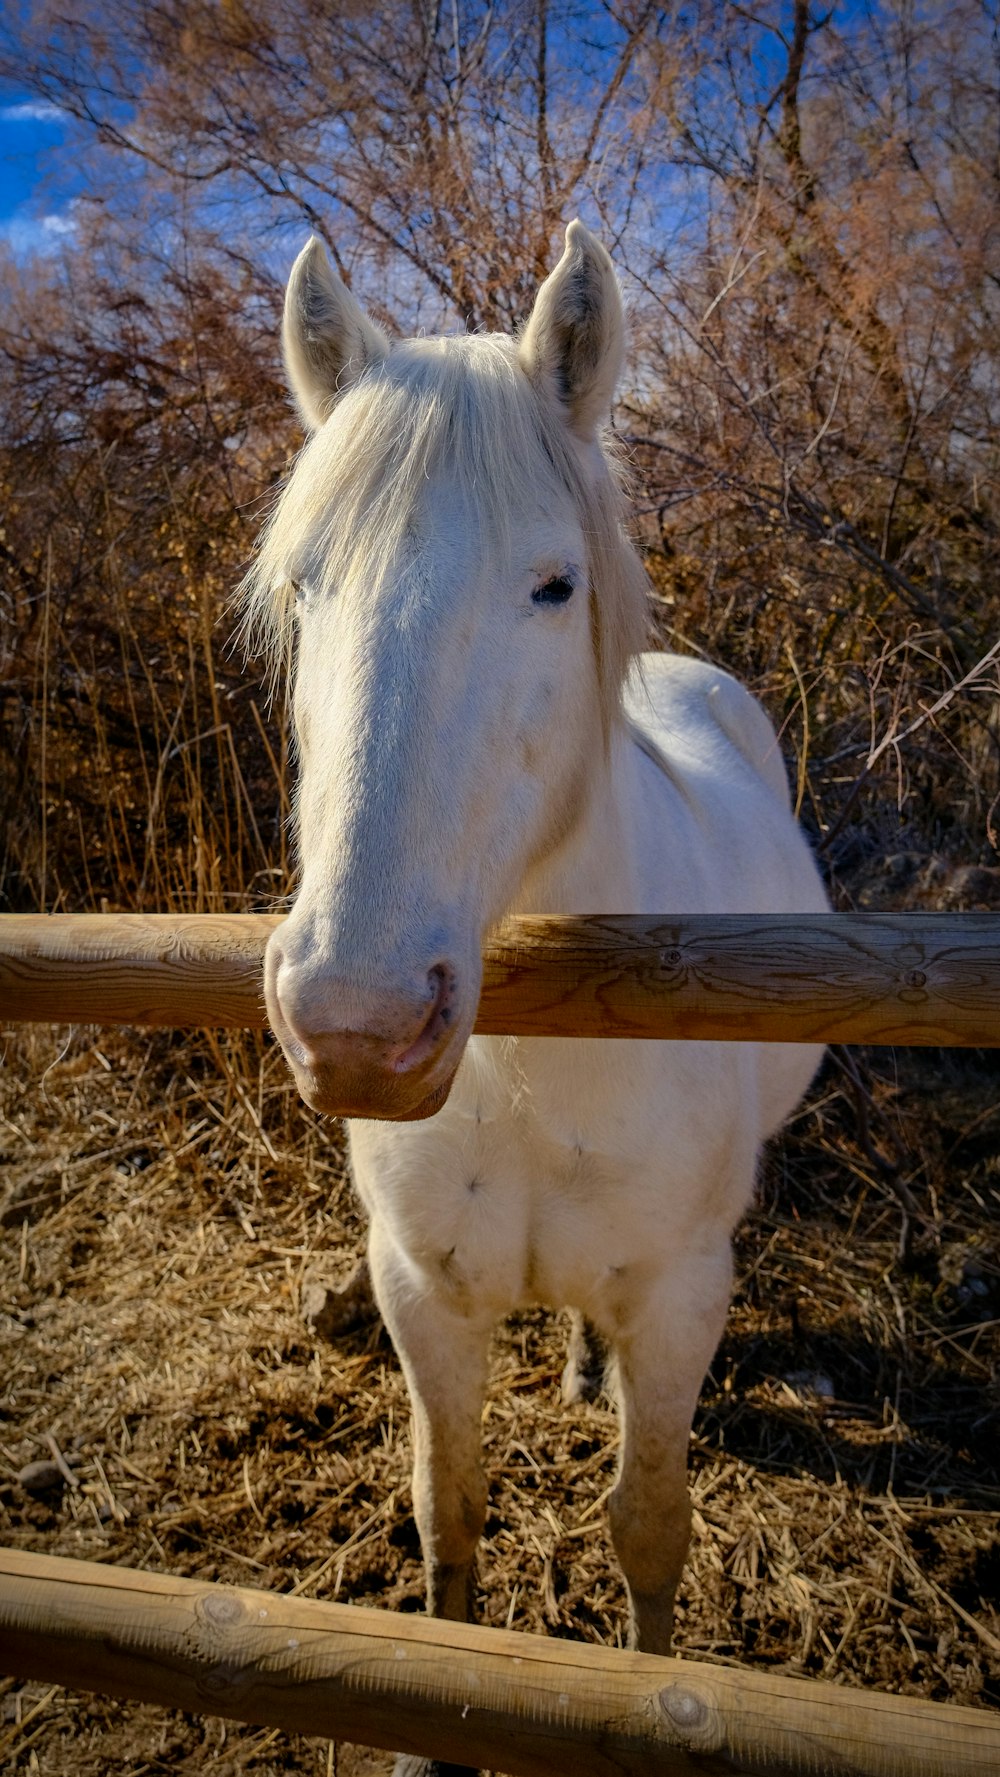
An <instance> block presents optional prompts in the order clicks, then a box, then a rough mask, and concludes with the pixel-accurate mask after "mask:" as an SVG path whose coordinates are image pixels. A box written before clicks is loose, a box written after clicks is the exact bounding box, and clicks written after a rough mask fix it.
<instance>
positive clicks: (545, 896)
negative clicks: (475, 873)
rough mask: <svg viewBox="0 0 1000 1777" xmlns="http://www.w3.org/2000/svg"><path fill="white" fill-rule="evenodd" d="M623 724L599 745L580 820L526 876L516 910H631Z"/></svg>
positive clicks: (627, 750)
mask: <svg viewBox="0 0 1000 1777" xmlns="http://www.w3.org/2000/svg"><path fill="white" fill-rule="evenodd" d="M634 767H635V748H634V746H633V744H632V741H631V737H630V735H629V731H628V729H627V727H626V725H625V723H624V722H621V723H616V725H615V728H614V731H613V733H612V735H611V738H610V743H609V745H608V746H607V748H605V746H604V745H603V743H599V744H598V746H597V747H595V752H594V760H593V764H592V766H591V769H590V770H589V771H588V782H587V795H586V797H585V798H584V801H583V804H582V807H581V811H580V815H579V818H578V819H577V821H576V823H575V824H574V826H573V828H572V830H571V832H570V833H568V834H567V835H566V837H565V839H564V840H563V841H562V843H561V844H560V845H559V847H558V849H557V850H556V851H554V852H552V853H550V854H548V855H547V856H546V857H545V858H544V859H543V861H542V862H541V863H540V864H539V865H537V866H536V867H535V868H534V869H533V870H530V871H529V872H528V874H527V875H526V877H525V879H524V881H523V882H522V884H521V887H520V889H519V891H518V893H517V895H516V896H515V899H514V903H513V906H512V907H511V909H510V911H511V913H515V914H517V913H525V914H526V913H540V914H561V913H565V914H570V913H627V912H628V911H629V910H630V907H631V903H632V897H633V895H634V892H635V843H634V823H633V820H632V810H633V801H634V796H633V784H632V776H633V773H634Z"/></svg>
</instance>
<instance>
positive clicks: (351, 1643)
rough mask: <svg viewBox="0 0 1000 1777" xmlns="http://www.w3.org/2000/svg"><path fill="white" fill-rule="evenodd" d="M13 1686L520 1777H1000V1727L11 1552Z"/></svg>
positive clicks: (847, 1692)
mask: <svg viewBox="0 0 1000 1777" xmlns="http://www.w3.org/2000/svg"><path fill="white" fill-rule="evenodd" d="M0 1670H2V1671H3V1672H5V1673H8V1674H10V1675H11V1676H13V1677H19V1678H32V1679H44V1680H46V1681H47V1682H49V1683H53V1682H55V1683H59V1684H63V1685H69V1686H71V1687H73V1688H76V1689H82V1690H88V1691H96V1692H100V1693H102V1694H103V1695H106V1696H113V1697H124V1698H131V1699H134V1700H136V1701H140V1702H145V1703H157V1704H161V1705H163V1706H165V1707H169V1708H172V1709H184V1710H188V1711H193V1712H195V1713H199V1714H203V1715H220V1716H225V1717H226V1718H227V1719H229V1720H231V1721H241V1722H251V1723H254V1724H256V1725H258V1726H264V1727H274V1728H280V1729H283V1730H285V1731H286V1732H290V1733H298V1734H319V1735H324V1736H326V1737H327V1738H330V1739H337V1740H353V1741H357V1742H360V1743H361V1744H363V1745H366V1746H380V1747H386V1748H388V1749H390V1750H394V1751H395V1750H398V1751H403V1752H411V1753H415V1754H418V1755H420V1756H423V1757H429V1758H437V1759H441V1760H445V1761H453V1762H457V1763H461V1764H467V1765H480V1766H482V1767H484V1768H487V1769H490V1770H493V1771H503V1772H505V1773H508V1774H509V1777H558V1773H561V1772H566V1773H570V1772H571V1773H573V1777H622V1774H623V1773H635V1774H636V1777H639V1774H640V1773H643V1774H647V1777H648V1774H656V1777H695V1773H701V1774H702V1777H704V1774H705V1773H706V1772H723V1771H725V1772H729V1773H741V1772H742V1773H747V1774H749V1773H754V1774H755V1777H804V1774H805V1773H808V1774H809V1777H845V1774H846V1773H848V1772H850V1773H851V1774H852V1777H996V1773H997V1772H1000V1715H996V1714H993V1713H991V1712H987V1711H983V1712H980V1711H979V1710H977V1709H964V1708H958V1707H955V1706H953V1705H950V1704H936V1703H928V1702H924V1701H922V1700H919V1699H911V1698H907V1697H893V1696H885V1695H883V1694H880V1693H878V1692H875V1691H866V1690H853V1689H849V1688H847V1687H846V1686H841V1685H832V1684H826V1683H823V1682H821V1681H820V1680H818V1679H802V1678H786V1677H784V1676H781V1675H776V1674H773V1673H766V1672H752V1671H743V1670H736V1669H732V1668H727V1667H722V1666H706V1665H703V1664H701V1663H699V1662H695V1661H692V1660H674V1659H659V1658H656V1657H654V1656H652V1655H649V1654H633V1653H624V1652H621V1651H619V1650H617V1649H614V1648H603V1647H595V1646H589V1645H583V1644H580V1643H576V1642H567V1641H550V1640H547V1639H546V1638H544V1637H542V1636H535V1635H524V1634H518V1633H516V1632H512V1631H509V1630H499V1629H482V1628H476V1627H472V1626H469V1625H465V1624H457V1623H444V1622H437V1621H435V1620H433V1619H430V1618H426V1617H414V1616H404V1615H396V1614H394V1613H392V1612H390V1611H374V1610H365V1609H362V1608H360V1607H358V1606H354V1605H339V1604H326V1603H322V1602H316V1601H312V1600H308V1599H301V1598H292V1597H287V1596H285V1595H283V1594H280V1593H273V1592H262V1591H254V1590H251V1589H249V1588H243V1587H239V1588H237V1587H228V1586H219V1585H212V1584H209V1583H207V1582H203V1581H200V1580H193V1579H174V1578H171V1577H170V1576H168V1575H166V1574H157V1573H140V1572H135V1571H133V1570H130V1569H128V1568H121V1567H108V1566H104V1565H101V1564H99V1563H97V1562H89V1561H67V1560H63V1559H61V1558H59V1557H56V1556H46V1555H35V1554H30V1553H27V1552H25V1551H22V1550H18V1549H0Z"/></svg>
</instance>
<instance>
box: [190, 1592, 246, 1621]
mask: <svg viewBox="0 0 1000 1777" xmlns="http://www.w3.org/2000/svg"><path fill="white" fill-rule="evenodd" d="M196 1608H197V1614H198V1618H199V1621H200V1622H202V1623H206V1624H207V1625H208V1627H209V1628H211V1629H235V1628H236V1625H237V1624H238V1623H241V1622H242V1621H243V1618H244V1617H245V1616H246V1614H247V1613H246V1610H245V1608H244V1605H243V1601H242V1599H240V1598H237V1596H236V1594H235V1592H208V1593H206V1595H205V1597H204V1598H199V1600H198V1604H197V1607H196Z"/></svg>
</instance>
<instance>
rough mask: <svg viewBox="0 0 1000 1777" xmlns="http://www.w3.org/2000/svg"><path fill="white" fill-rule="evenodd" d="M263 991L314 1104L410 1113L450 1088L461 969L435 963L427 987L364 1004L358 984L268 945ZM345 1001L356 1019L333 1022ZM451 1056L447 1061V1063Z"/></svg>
mask: <svg viewBox="0 0 1000 1777" xmlns="http://www.w3.org/2000/svg"><path fill="white" fill-rule="evenodd" d="M265 997H266V1000H267V1009H268V1017H269V1018H270V1021H271V1027H272V1029H273V1030H274V1033H275V1036H276V1037H277V1038H278V1041H279V1042H280V1044H281V1047H282V1049H283V1050H284V1053H285V1057H286V1060H287V1061H288V1062H289V1064H290V1066H291V1069H292V1072H293V1073H294V1075H295V1079H296V1084H297V1085H298V1088H299V1091H300V1092H301V1094H302V1097H303V1098H304V1099H305V1101H306V1103H307V1104H308V1105H310V1106H311V1107H312V1109H313V1110H317V1111H325V1112H327V1113H328V1114H329V1115H331V1116H339V1117H384V1118H391V1119H394V1120H398V1121H408V1120H410V1119H412V1118H417V1117H430V1116H433V1114H434V1112H435V1111H438V1110H440V1108H441V1106H442V1105H443V1104H444V1102H445V1099H446V1098H447V1096H448V1092H449V1090H450V1088H451V1083H452V1080H453V1079H454V1076H455V1070H456V1068H457V1066H458V1061H459V1054H460V1051H459V1049H458V1046H457V1045H456V1044H454V1043H453V1042H452V1040H451V1039H452V1038H453V1036H454V1017H455V998H456V994H455V976H454V971H453V970H452V969H451V968H450V967H449V966H448V964H446V963H437V964H435V966H434V967H433V968H432V969H430V970H429V971H428V973H427V977H426V985H425V988H424V992H423V994H422V995H420V996H418V995H417V994H402V993H399V992H398V991H397V992H396V993H392V992H389V993H387V994H385V995H384V996H380V997H379V998H378V999H377V1000H373V999H370V998H368V996H366V998H368V1004H367V1005H364V1004H361V1003H359V998H358V994H357V992H356V990H355V991H354V992H351V991H350V990H348V989H347V988H346V986H345V985H344V984H341V983H338V982H337V981H336V980H332V979H330V978H329V977H327V978H325V979H324V978H323V977H322V976H317V975H316V974H314V973H311V972H310V971H309V969H308V967H307V966H306V965H302V964H294V963H289V962H288V961H286V959H285V958H284V957H283V955H282V954H281V951H280V949H279V948H278V947H277V946H274V947H273V951H272V947H271V946H269V947H268V953H267V959H266V968H265ZM348 1007H349V1009H350V1010H349V1015H350V1017H351V1024H350V1025H349V1026H348V1025H345V1026H343V1027H341V1028H336V1019H337V1014H338V1010H340V1011H341V1014H342V1015H343V1011H344V1009H345V1008H348ZM449 1061H450V1065H449Z"/></svg>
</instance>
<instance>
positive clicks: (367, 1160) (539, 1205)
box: [353, 1114, 662, 1317]
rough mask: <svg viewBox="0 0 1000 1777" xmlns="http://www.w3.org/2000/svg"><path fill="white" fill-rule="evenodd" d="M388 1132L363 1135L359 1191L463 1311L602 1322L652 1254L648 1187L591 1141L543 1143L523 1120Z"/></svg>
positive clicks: (454, 1122)
mask: <svg viewBox="0 0 1000 1777" xmlns="http://www.w3.org/2000/svg"><path fill="white" fill-rule="evenodd" d="M388 1127H389V1126H382V1128H380V1127H379V1126H375V1125H365V1126H364V1133H363V1134H362V1136H361V1139H360V1140H359V1139H358V1135H357V1134H356V1135H355V1137H354V1142H353V1158H354V1170H355V1178H356V1182H357V1184H358V1187H359V1189H360V1191H361V1194H362V1196H363V1197H364V1199H365V1201H366V1204H367V1206H368V1209H369V1212H370V1213H371V1214H372V1215H373V1216H377V1217H378V1218H379V1219H380V1221H381V1222H382V1223H383V1225H385V1226H386V1228H387V1230H388V1231H389V1232H390V1233H391V1234H392V1235H393V1237H394V1238H395V1240H396V1242H397V1243H398V1245H399V1246H400V1247H401V1248H402V1250H403V1251H404V1252H405V1253H406V1254H407V1255H408V1257H409V1258H410V1259H411V1261H412V1262H414V1263H416V1264H417V1265H418V1266H419V1267H420V1269H421V1271H422V1272H423V1273H424V1276H425V1279H426V1281H427V1282H428V1283H430V1284H432V1285H433V1287H435V1288H436V1289H438V1290H439V1291H441V1292H442V1293H444V1294H446V1295H447V1296H448V1297H449V1298H450V1299H451V1300H452V1301H453V1303H454V1305H455V1306H456V1307H458V1308H460V1309H461V1310H462V1311H463V1312H474V1313H476V1314H477V1315H478V1314H483V1315H484V1316H485V1315H491V1316H493V1317H496V1316H499V1315H501V1314H504V1313H506V1312H507V1311H508V1310H509V1309H511V1308H514V1307H517V1306H521V1305H524V1304H527V1303H530V1302H546V1303H549V1304H551V1305H554V1306H561V1305H563V1304H567V1303H568V1304H573V1305H575V1306H579V1307H582V1308H588V1309H590V1308H593V1309H594V1311H595V1312H596V1305H597V1303H598V1301H599V1299H600V1298H601V1297H602V1296H603V1294H604V1293H605V1292H606V1290H607V1289H608V1288H609V1287H610V1288H612V1289H617V1288H618V1287H619V1284H620V1279H621V1278H622V1276H623V1275H624V1273H625V1272H626V1271H627V1269H628V1267H629V1266H630V1265H632V1264H634V1263H635V1260H636V1258H637V1256H638V1253H641V1252H642V1250H643V1247H644V1246H645V1245H647V1242H644V1241H643V1239H642V1238H641V1236H640V1237H639V1238H638V1239H637V1227H636V1210H637V1208H638V1202H639V1198H640V1197H643V1196H648V1193H646V1192H643V1190H642V1181H641V1180H640V1178H638V1177H637V1176H636V1175H635V1173H634V1172H633V1171H631V1170H630V1169H629V1168H628V1167H627V1166H626V1165H625V1164H624V1163H623V1161H622V1160H621V1159H620V1158H616V1157H614V1156H610V1155H608V1154H606V1153H602V1152H600V1151H598V1150H596V1149H595V1148H593V1147H588V1146H587V1145H586V1144H585V1143H584V1142H583V1141H580V1140H573V1139H558V1138H553V1137H552V1136H543V1135H541V1134H540V1132H539V1131H538V1130H537V1129H536V1128H534V1127H532V1126H531V1124H530V1122H526V1121H525V1120H524V1119H523V1118H519V1117H518V1116H516V1115H511V1116H509V1117H508V1116H499V1117H492V1118H489V1119H486V1118H483V1119H481V1120H480V1121H479V1122H476V1121H475V1119H474V1118H466V1117H462V1116H459V1115H454V1114H453V1115H452V1117H451V1118H450V1119H449V1118H447V1116H446V1115H443V1116H441V1117H438V1118H435V1119H434V1123H433V1125H425V1126H420V1125H404V1126H398V1127H397V1128H395V1129H393V1130H392V1131H391V1134H390V1135H389V1136H388V1137H387V1136H386V1135H385V1134H383V1133H382V1129H383V1128H386V1129H387V1128H388ZM432 1130H433V1134H432V1133H431V1132H432ZM369 1132H371V1134H369ZM658 1195H659V1194H658V1193H657V1196H658ZM648 1207H652V1206H648ZM661 1208H662V1206H661V1205H659V1204H657V1205H656V1206H655V1210H656V1215H657V1219H658V1220H659V1219H662V1218H661V1215H660V1211H661Z"/></svg>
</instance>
